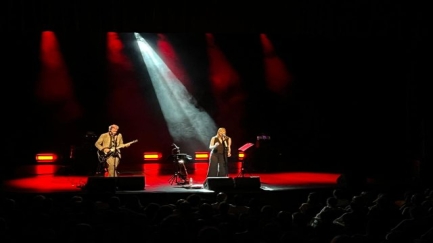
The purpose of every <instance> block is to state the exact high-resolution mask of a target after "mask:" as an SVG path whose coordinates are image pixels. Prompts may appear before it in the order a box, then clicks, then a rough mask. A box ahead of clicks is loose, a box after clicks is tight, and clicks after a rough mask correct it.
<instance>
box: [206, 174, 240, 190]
mask: <svg viewBox="0 0 433 243" xmlns="http://www.w3.org/2000/svg"><path fill="white" fill-rule="evenodd" d="M203 187H204V188H206V189H208V190H213V191H227V190H233V189H234V187H235V184H234V181H233V178H230V177H208V178H207V179H206V181H205V182H204V183H203Z"/></svg>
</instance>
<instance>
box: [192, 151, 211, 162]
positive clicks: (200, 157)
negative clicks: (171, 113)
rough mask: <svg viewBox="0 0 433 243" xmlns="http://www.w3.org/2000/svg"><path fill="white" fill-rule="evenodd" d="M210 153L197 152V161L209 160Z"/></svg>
mask: <svg viewBox="0 0 433 243" xmlns="http://www.w3.org/2000/svg"><path fill="white" fill-rule="evenodd" d="M208 159H209V152H195V160H208Z"/></svg>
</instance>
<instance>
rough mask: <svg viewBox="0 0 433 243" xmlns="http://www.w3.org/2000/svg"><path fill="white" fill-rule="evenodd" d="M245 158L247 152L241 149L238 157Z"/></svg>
mask: <svg viewBox="0 0 433 243" xmlns="http://www.w3.org/2000/svg"><path fill="white" fill-rule="evenodd" d="M244 158H245V153H244V152H243V151H239V153H238V159H239V160H243V159H244Z"/></svg>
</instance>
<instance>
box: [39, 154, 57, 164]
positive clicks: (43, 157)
mask: <svg viewBox="0 0 433 243" xmlns="http://www.w3.org/2000/svg"><path fill="white" fill-rule="evenodd" d="M56 160H57V154H55V153H41V154H36V162H38V163H49V162H54V161H56Z"/></svg>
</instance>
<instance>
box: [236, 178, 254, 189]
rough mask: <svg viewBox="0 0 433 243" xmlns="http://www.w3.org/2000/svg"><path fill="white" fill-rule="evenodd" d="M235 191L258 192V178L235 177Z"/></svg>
mask: <svg viewBox="0 0 433 243" xmlns="http://www.w3.org/2000/svg"><path fill="white" fill-rule="evenodd" d="M234 183H235V189H242V190H244V189H246V190H259V189H260V186H261V183H260V177H258V176H251V177H236V178H234Z"/></svg>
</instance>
